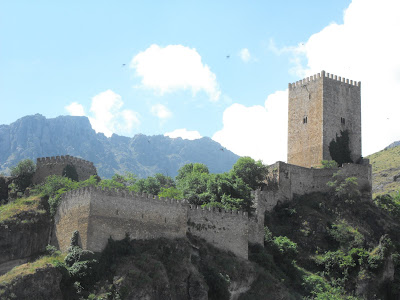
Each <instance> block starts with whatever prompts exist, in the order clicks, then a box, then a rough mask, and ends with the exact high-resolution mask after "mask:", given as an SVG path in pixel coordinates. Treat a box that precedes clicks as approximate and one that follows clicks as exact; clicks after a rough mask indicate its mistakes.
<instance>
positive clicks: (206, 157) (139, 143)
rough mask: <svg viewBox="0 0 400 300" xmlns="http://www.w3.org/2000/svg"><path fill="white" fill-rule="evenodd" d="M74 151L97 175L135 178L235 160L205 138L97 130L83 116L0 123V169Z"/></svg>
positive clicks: (225, 165) (226, 166) (215, 168)
mask: <svg viewBox="0 0 400 300" xmlns="http://www.w3.org/2000/svg"><path fill="white" fill-rule="evenodd" d="M67 154H68V155H72V156H77V157H81V158H83V159H86V160H89V161H92V162H93V163H94V165H95V166H96V168H97V170H98V173H99V175H100V176H101V177H105V178H109V177H111V176H112V175H114V174H115V173H124V172H132V173H134V174H136V175H138V176H139V177H147V176H151V175H154V174H155V173H163V174H165V175H168V176H172V177H174V176H176V175H177V171H178V169H179V168H180V167H181V166H183V165H185V164H187V163H190V162H199V163H204V164H205V165H207V166H208V167H209V169H210V172H212V173H222V172H226V171H228V170H230V169H231V167H232V165H233V164H234V163H235V162H236V161H237V159H238V158H239V156H238V155H236V154H234V153H233V152H231V151H229V150H227V149H225V148H224V147H222V146H221V145H220V144H219V143H217V142H215V141H213V140H212V139H210V138H208V137H203V138H201V139H197V140H184V139H182V138H175V139H172V138H169V137H166V136H163V135H153V136H147V135H144V134H136V135H135V136H133V137H132V138H130V137H126V136H120V135H117V134H113V135H112V136H111V137H110V138H107V137H106V136H105V135H104V134H103V133H96V132H95V131H94V130H93V129H92V127H91V125H90V122H89V119H88V118H87V117H81V116H59V117H56V118H48V119H47V118H46V117H44V116H42V115H40V114H36V115H29V116H24V117H22V118H20V119H18V120H16V121H15V122H13V123H11V124H10V125H0V172H3V173H9V171H10V168H11V167H12V166H14V165H16V164H17V163H18V162H19V161H21V160H22V159H26V158H29V159H33V160H35V159H36V158H38V157H47V156H57V155H67Z"/></svg>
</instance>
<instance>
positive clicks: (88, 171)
mask: <svg viewBox="0 0 400 300" xmlns="http://www.w3.org/2000/svg"><path fill="white" fill-rule="evenodd" d="M68 167H72V168H73V169H74V170H75V171H76V175H77V177H78V178H77V180H78V181H82V180H86V179H88V178H89V177H90V176H92V175H97V170H96V167H95V166H94V165H93V163H92V162H90V161H87V160H84V159H81V158H77V157H74V156H70V155H65V156H54V157H41V158H38V159H37V160H36V172H35V174H34V175H33V178H32V183H33V184H39V183H42V182H43V181H44V179H45V178H46V177H47V176H50V175H60V176H63V175H64V174H63V173H64V172H65V170H66V168H68Z"/></svg>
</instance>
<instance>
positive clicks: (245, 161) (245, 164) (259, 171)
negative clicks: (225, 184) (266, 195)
mask: <svg viewBox="0 0 400 300" xmlns="http://www.w3.org/2000/svg"><path fill="white" fill-rule="evenodd" d="M230 172H231V174H232V175H234V176H237V177H239V178H241V179H242V180H243V181H244V182H245V183H246V184H247V185H248V186H249V187H250V188H251V189H253V190H255V189H257V188H259V187H261V186H262V184H263V181H264V180H265V177H266V175H267V173H268V167H267V166H265V165H263V164H262V162H261V161H260V160H259V161H255V160H254V159H252V158H251V157H246V156H245V157H241V158H239V159H238V161H237V162H236V163H235V164H234V165H233V168H232V170H231V171H230Z"/></svg>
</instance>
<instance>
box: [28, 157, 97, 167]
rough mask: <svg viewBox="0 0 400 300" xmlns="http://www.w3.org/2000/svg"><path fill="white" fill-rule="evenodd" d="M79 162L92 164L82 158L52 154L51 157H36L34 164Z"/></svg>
mask: <svg viewBox="0 0 400 300" xmlns="http://www.w3.org/2000/svg"><path fill="white" fill-rule="evenodd" d="M68 163H70V164H80V165H87V166H92V167H93V168H94V165H93V163H92V162H91V161H87V160H84V159H82V158H78V157H74V156H70V155H61V156H52V157H39V158H37V159H36V166H37V167H38V166H39V167H41V166H42V165H47V164H68Z"/></svg>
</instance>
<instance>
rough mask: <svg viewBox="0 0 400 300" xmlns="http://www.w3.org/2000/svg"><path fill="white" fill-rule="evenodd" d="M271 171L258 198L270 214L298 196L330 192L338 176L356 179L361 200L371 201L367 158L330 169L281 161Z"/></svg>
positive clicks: (370, 168)
mask: <svg viewBox="0 0 400 300" xmlns="http://www.w3.org/2000/svg"><path fill="white" fill-rule="evenodd" d="M269 170H270V171H269V173H268V176H267V180H266V185H265V186H264V187H263V190H262V191H261V192H259V193H258V198H261V199H262V200H261V199H260V200H258V202H261V203H264V206H265V210H267V211H271V210H272V209H273V208H274V207H275V206H276V205H277V203H279V202H280V203H283V202H286V201H292V200H293V198H294V197H295V196H296V195H304V194H309V193H313V192H322V193H327V192H329V191H330V187H329V186H328V185H327V183H328V182H329V181H332V176H333V175H334V174H335V173H338V174H339V175H340V176H341V177H342V178H347V177H356V178H357V184H358V188H359V190H360V191H361V192H362V198H363V199H365V200H371V199H372V192H371V191H372V167H371V165H370V164H369V160H368V159H363V160H362V161H361V163H360V164H350V163H346V164H343V166H342V167H339V168H330V169H319V168H305V167H301V166H296V165H291V164H287V163H284V162H281V161H278V162H276V163H275V164H273V165H271V166H270V167H269ZM256 199H257V197H256Z"/></svg>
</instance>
